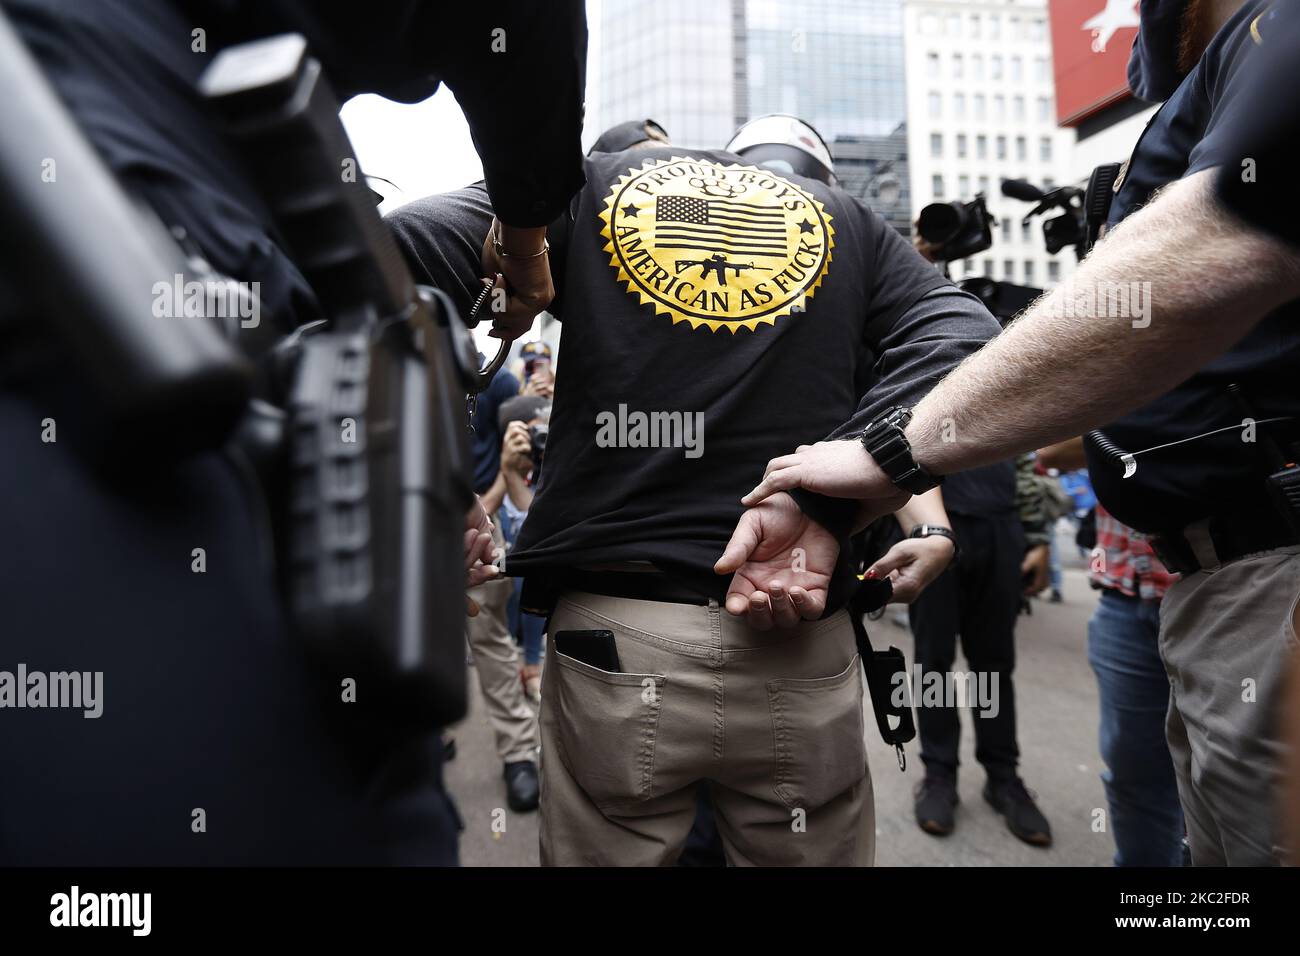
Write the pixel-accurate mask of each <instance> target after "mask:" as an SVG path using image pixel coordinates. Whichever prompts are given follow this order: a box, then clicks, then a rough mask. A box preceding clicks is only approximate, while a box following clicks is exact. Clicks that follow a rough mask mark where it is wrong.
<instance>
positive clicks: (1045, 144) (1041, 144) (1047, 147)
mask: <svg viewBox="0 0 1300 956" xmlns="http://www.w3.org/2000/svg"><path fill="white" fill-rule="evenodd" d="M1038 158H1039V159H1041V160H1042V161H1043V162H1045V163H1050V162H1051V161H1052V137H1050V136H1043V137H1041V138H1040V139H1039V140H1038Z"/></svg>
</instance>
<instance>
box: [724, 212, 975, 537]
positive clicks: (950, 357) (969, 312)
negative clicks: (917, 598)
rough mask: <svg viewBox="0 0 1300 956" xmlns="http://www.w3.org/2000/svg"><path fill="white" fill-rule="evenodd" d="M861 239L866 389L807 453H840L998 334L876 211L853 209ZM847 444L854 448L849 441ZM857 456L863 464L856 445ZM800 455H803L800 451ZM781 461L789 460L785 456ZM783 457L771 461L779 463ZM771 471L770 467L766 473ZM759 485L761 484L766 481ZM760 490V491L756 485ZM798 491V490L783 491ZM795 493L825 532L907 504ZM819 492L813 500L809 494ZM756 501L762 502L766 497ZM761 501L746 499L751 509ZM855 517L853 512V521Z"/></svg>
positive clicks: (828, 491)
mask: <svg viewBox="0 0 1300 956" xmlns="http://www.w3.org/2000/svg"><path fill="white" fill-rule="evenodd" d="M859 209H860V211H861V214H862V217H863V218H862V220H861V222H862V224H863V226H864V230H865V236H866V237H867V240H866V241H865V242H864V243H863V245H864V246H866V248H865V249H864V251H863V261H862V264H861V268H862V270H863V272H862V274H863V275H864V276H867V277H869V280H868V281H869V285H868V288H867V289H866V293H867V296H868V298H867V302H866V308H865V313H866V315H865V324H864V339H865V342H866V345H867V347H868V349H869V350H870V351H871V353H872V354H874V355H875V356H876V362H875V366H874V367H873V368H872V370H871V382H872V384H871V387H870V388H869V389H868V390H867V392H866V394H865V395H863V396H862V398H861V400H860V402H859V404H858V407H857V410H856V412H855V413H854V415H853V416H852V417H851V418H850V419H849V420H848V421H846V422H844V424H842V425H841V426H840V427H838V428H836V429H835V430H834V432H832V433H831V435H830V436H829V437H828V439H827V441H826V442H819V443H818V444H817V445H814V446H811V448H818V447H820V446H821V445H824V444H827V443H831V444H833V445H834V446H836V447H837V448H838V447H839V446H841V445H842V446H843V448H844V449H845V450H847V448H848V445H849V444H850V443H849V442H843V443H842V442H840V441H838V439H853V438H856V437H857V436H858V435H860V434H861V432H862V430H863V429H865V428H866V427H867V426H868V425H869V424H870V423H871V422H872V421H874V420H875V419H876V418H878V417H880V416H881V414H883V413H884V412H886V411H888V410H889V409H891V408H894V407H897V406H902V407H909V408H910V407H911V406H913V405H915V404H916V403H917V402H919V401H920V400H921V398H922V397H923V396H924V395H925V394H926V393H927V392H929V391H930V389H932V388H934V386H935V385H936V384H937V383H938V382H939V380H940V379H942V378H943V376H944V375H945V374H946V373H947V372H949V371H950V370H951V369H953V368H954V367H955V366H956V365H957V364H958V363H959V362H961V361H962V360H963V359H964V358H966V357H967V356H969V355H971V354H972V353H974V352H975V351H977V350H978V349H979V348H980V347H981V346H982V345H984V343H986V342H987V341H988V340H989V339H991V338H992V337H993V336H995V335H997V334H998V332H999V330H1000V326H999V325H998V323H997V320H996V319H994V318H993V317H992V316H991V315H990V314H989V312H988V310H987V309H985V308H984V306H983V304H982V303H981V302H980V301H979V300H978V299H976V298H975V297H974V296H972V295H969V294H967V293H965V292H962V291H961V290H959V289H957V288H956V287H955V286H954V285H953V284H952V283H951V282H949V281H948V280H947V279H945V278H944V277H943V276H942V275H940V274H939V273H938V271H937V270H936V269H935V268H934V266H933V265H932V264H931V263H929V262H928V261H926V260H925V259H924V258H923V257H922V256H921V255H920V254H919V253H918V252H917V251H916V250H915V249H914V248H912V246H911V245H909V244H908V242H907V241H906V240H904V239H903V238H902V237H901V236H899V235H898V233H897V232H895V231H894V230H893V229H892V228H890V227H889V226H888V225H887V224H886V223H885V222H884V221H883V220H882V219H880V217H879V216H877V215H876V214H875V213H872V212H869V211H867V210H866V209H865V208H864V207H861V206H860V205H859ZM852 444H857V443H856V442H853V443H852ZM857 447H858V449H859V451H861V452H862V456H861V457H863V458H867V459H868V460H870V459H869V456H867V454H866V452H865V450H862V447H861V445H860V444H859V445H857ZM800 454H804V452H800ZM786 457H787V458H789V457H792V456H786ZM784 460H785V459H776V460H775V461H774V463H773V464H775V462H777V461H784ZM771 471H772V466H771V465H769V473H770V472H771ZM765 481H766V479H765ZM760 487H763V486H761V485H760ZM788 487H790V488H796V489H797V488H799V487H801V486H800V485H799V484H797V483H796V484H793V485H790V486H788ZM802 487H803V488H804V489H806V491H805V492H803V493H800V492H798V491H795V492H794V494H795V497H796V500H797V501H798V502H799V505H800V507H802V508H803V509H804V511H805V512H806V513H807V514H808V515H809V516H810V517H812V518H814V519H815V520H817V521H818V522H820V523H821V524H823V525H825V526H826V527H828V528H831V529H832V530H836V531H838V530H842V529H844V528H846V527H855V528H856V527H863V526H865V525H866V524H867V523H868V522H869V521H870V520H871V519H873V518H875V517H878V516H879V515H882V514H889V513H891V512H893V511H895V510H896V509H897V508H898V507H899V506H900V505H902V504H904V503H906V501H907V498H908V496H907V495H906V494H902V493H899V492H897V491H895V492H894V494H893V495H891V496H889V497H888V499H887V500H882V501H879V502H876V503H875V506H874V507H873V508H871V509H869V510H866V509H863V510H861V511H859V509H858V507H857V505H856V504H854V503H852V502H844V501H840V502H837V503H832V502H829V501H828V500H827V497H825V496H830V497H833V498H853V497H855V496H853V495H845V494H841V493H840V491H841V490H842V489H839V488H838V487H837V486H836V485H834V484H828V485H824V486H821V487H813V486H811V485H803V486H802ZM815 493H820V494H815ZM765 496H766V495H763V496H761V497H765ZM759 500H761V498H760V497H754V498H751V497H748V496H747V497H746V498H745V499H744V501H745V504H747V505H750V504H755V503H757V501H759ZM855 512H858V513H857V514H856V516H855Z"/></svg>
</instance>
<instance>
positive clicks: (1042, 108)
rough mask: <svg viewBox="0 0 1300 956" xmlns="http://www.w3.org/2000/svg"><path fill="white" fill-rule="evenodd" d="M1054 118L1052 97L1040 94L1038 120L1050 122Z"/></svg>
mask: <svg viewBox="0 0 1300 956" xmlns="http://www.w3.org/2000/svg"><path fill="white" fill-rule="evenodd" d="M1051 120H1052V100H1051V97H1047V96H1040V97H1039V98H1038V122H1040V123H1050V122H1051Z"/></svg>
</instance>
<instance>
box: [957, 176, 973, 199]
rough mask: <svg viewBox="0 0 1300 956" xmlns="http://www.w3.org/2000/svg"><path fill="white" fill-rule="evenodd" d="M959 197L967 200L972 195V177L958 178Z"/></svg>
mask: <svg viewBox="0 0 1300 956" xmlns="http://www.w3.org/2000/svg"><path fill="white" fill-rule="evenodd" d="M957 195H958V196H959V197H961V198H962V199H965V198H966V197H967V196H969V195H970V177H969V176H958V177H957Z"/></svg>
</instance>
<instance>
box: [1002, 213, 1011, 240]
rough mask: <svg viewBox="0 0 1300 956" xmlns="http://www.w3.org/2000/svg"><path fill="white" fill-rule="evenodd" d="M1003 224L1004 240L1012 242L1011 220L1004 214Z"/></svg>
mask: <svg viewBox="0 0 1300 956" xmlns="http://www.w3.org/2000/svg"><path fill="white" fill-rule="evenodd" d="M1001 225H1002V241H1003V242H1010V241H1011V220H1010V219H1008V218H1007V217H1006V216H1003V217H1002V223H1001Z"/></svg>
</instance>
